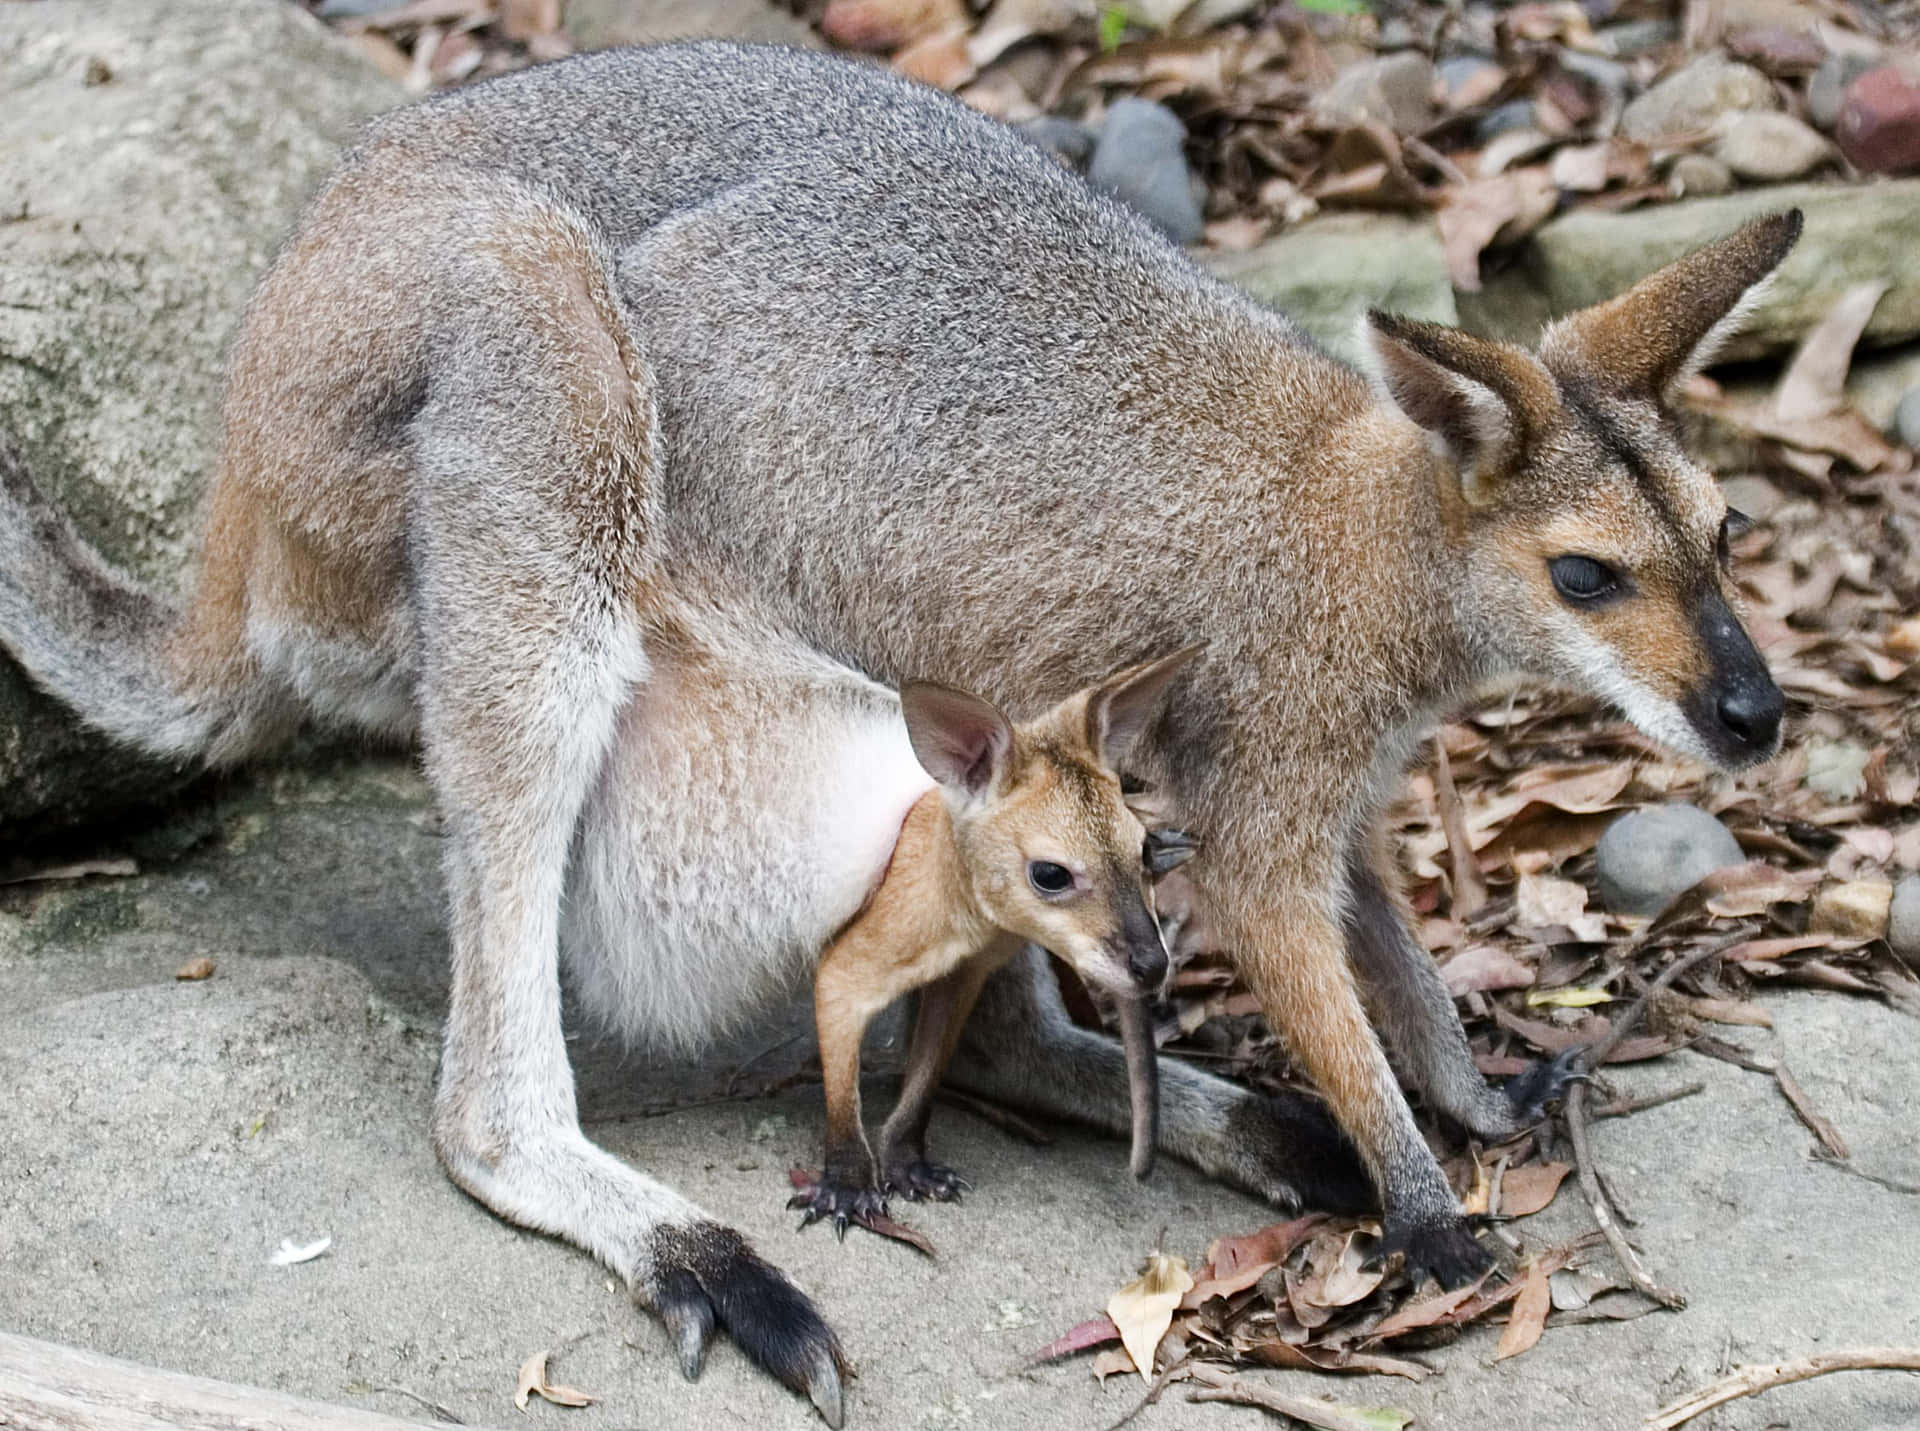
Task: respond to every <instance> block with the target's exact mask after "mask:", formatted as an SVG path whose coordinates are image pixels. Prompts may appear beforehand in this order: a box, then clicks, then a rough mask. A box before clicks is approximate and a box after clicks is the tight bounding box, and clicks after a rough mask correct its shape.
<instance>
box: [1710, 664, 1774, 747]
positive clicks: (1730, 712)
mask: <svg viewBox="0 0 1920 1431" xmlns="http://www.w3.org/2000/svg"><path fill="white" fill-rule="evenodd" d="M1786 709H1787V700H1786V697H1785V696H1783V695H1781V694H1780V688H1779V687H1778V686H1776V685H1775V684H1774V683H1773V682H1772V681H1742V682H1741V683H1740V684H1739V685H1737V686H1735V687H1734V688H1733V689H1732V690H1730V691H1727V692H1726V693H1725V694H1723V695H1722V696H1721V697H1720V723H1721V724H1722V725H1724V726H1725V727H1726V728H1727V729H1728V730H1730V731H1732V732H1733V733H1734V734H1735V735H1737V736H1739V737H1740V739H1741V740H1742V741H1744V742H1745V743H1746V744H1748V745H1750V746H1752V747H1753V748H1754V749H1755V750H1770V749H1772V748H1773V742H1774V741H1775V739H1777V738H1778V737H1779V734H1780V717H1781V716H1782V715H1784V714H1785V713H1786Z"/></svg>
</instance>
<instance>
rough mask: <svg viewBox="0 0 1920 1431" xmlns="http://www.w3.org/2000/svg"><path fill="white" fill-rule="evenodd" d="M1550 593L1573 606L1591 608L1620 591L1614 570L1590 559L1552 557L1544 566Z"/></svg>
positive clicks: (1581, 557) (1618, 579)
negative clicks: (1551, 584) (1551, 589)
mask: <svg viewBox="0 0 1920 1431" xmlns="http://www.w3.org/2000/svg"><path fill="white" fill-rule="evenodd" d="M1547 571H1548V573H1549V574H1550V575H1551V576H1552V577H1553V589H1554V590H1555V591H1557V592H1559V593H1560V594H1561V595H1562V596H1563V597H1565V598H1566V599H1567V600H1568V601H1570V602H1572V603H1573V604H1574V605H1575V606H1593V605H1596V604H1598V603H1599V602H1602V601H1605V600H1606V599H1607V598H1608V597H1610V596H1613V595H1615V594H1616V593H1617V592H1618V591H1619V590H1620V578H1619V577H1618V576H1616V575H1615V574H1614V571H1613V568H1612V567H1610V566H1608V565H1607V564H1606V563H1604V562H1597V561H1595V560H1594V559H1593V558H1592V557H1583V556H1563V557H1555V558H1554V559H1553V560H1552V561H1550V562H1548V563H1547Z"/></svg>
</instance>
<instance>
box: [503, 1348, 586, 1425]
mask: <svg viewBox="0 0 1920 1431" xmlns="http://www.w3.org/2000/svg"><path fill="white" fill-rule="evenodd" d="M548 1355H549V1353H547V1352H535V1353H534V1354H533V1355H532V1356H530V1357H528V1358H527V1359H526V1360H525V1361H523V1362H521V1363H520V1380H519V1384H518V1385H516V1386H515V1387H514V1389H513V1404H514V1405H515V1406H517V1407H519V1408H520V1410H521V1411H523V1412H524V1411H525V1410H526V1409H527V1396H528V1395H529V1393H532V1394H537V1395H539V1396H540V1397H542V1398H544V1399H545V1400H547V1401H551V1402H552V1403H553V1404H554V1405H555V1406H591V1405H593V1398H592V1397H591V1396H588V1395H587V1394H586V1392H584V1391H576V1390H575V1389H574V1388H573V1387H571V1386H555V1385H554V1384H553V1383H552V1382H550V1381H548V1380H547V1357H548Z"/></svg>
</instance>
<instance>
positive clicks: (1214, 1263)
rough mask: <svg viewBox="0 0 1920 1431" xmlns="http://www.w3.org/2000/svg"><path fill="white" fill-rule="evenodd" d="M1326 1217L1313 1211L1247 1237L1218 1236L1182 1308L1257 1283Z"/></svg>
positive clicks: (1311, 1233) (1226, 1295)
mask: <svg viewBox="0 0 1920 1431" xmlns="http://www.w3.org/2000/svg"><path fill="white" fill-rule="evenodd" d="M1326 1220H1327V1219H1326V1217H1325V1216H1324V1215H1323V1214H1320V1213H1313V1214H1310V1215H1309V1216H1307V1217H1296V1218H1294V1219H1293V1220H1292V1221H1291V1222H1276V1223H1274V1224H1273V1225H1272V1226H1271V1227H1263V1228H1261V1229H1260V1230H1259V1231H1258V1232H1250V1233H1248V1234H1247V1235H1246V1236H1244V1237H1220V1238H1215V1239H1214V1242H1213V1245H1212V1246H1210V1247H1209V1248H1208V1249H1207V1266H1206V1268H1205V1269H1204V1270H1203V1271H1202V1272H1201V1274H1200V1276H1199V1277H1198V1278H1197V1279H1195V1281H1194V1284H1193V1286H1192V1287H1190V1288H1189V1289H1188V1290H1187V1293H1186V1295H1185V1296H1184V1297H1182V1298H1181V1301H1180V1305H1181V1306H1182V1307H1185V1308H1188V1309H1192V1308H1194V1307H1198V1306H1199V1305H1200V1304H1201V1303H1202V1302H1204V1301H1205V1300H1206V1299H1207V1298H1209V1297H1230V1296H1232V1295H1233V1294H1234V1293H1235V1292H1239V1291H1242V1290H1244V1289H1246V1288H1248V1287H1251V1286H1252V1285H1253V1284H1254V1283H1255V1282H1258V1281H1259V1280H1260V1279H1261V1277H1263V1276H1265V1275H1266V1273H1267V1271H1268V1269H1270V1268H1272V1267H1274V1266H1277V1265H1278V1264H1279V1263H1281V1262H1284V1261H1285V1260H1286V1259H1287V1258H1288V1257H1289V1256H1290V1255H1292V1252H1293V1249H1294V1248H1296V1247H1298V1246H1299V1245H1300V1244H1301V1243H1303V1242H1305V1241H1306V1240H1307V1239H1308V1238H1309V1237H1311V1236H1312V1235H1313V1232H1314V1230H1315V1229H1316V1228H1318V1227H1319V1226H1320V1225H1321V1224H1322V1223H1324V1222H1325V1221H1326Z"/></svg>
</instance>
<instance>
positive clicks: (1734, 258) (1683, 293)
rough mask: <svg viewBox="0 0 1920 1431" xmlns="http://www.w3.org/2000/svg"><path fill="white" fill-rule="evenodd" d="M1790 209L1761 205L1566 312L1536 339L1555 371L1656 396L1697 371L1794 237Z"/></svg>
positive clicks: (1795, 215)
mask: <svg viewBox="0 0 1920 1431" xmlns="http://www.w3.org/2000/svg"><path fill="white" fill-rule="evenodd" d="M1800 226H1801V218H1800V211H1799V210H1798V209H1788V210H1787V211H1786V212H1785V213H1779V214H1769V215H1768V216H1767V217H1766V218H1762V219H1755V220H1754V221H1753V222H1752V223H1750V224H1748V225H1746V226H1745V227H1744V228H1741V229H1738V230H1736V231H1735V232H1733V233H1731V234H1729V235H1727V237H1725V238H1723V239H1721V240H1720V241H1719V242H1717V243H1710V244H1708V245H1707V246H1706V247H1705V248H1703V249H1698V250H1696V251H1695V252H1693V253H1690V254H1688V255H1687V256H1686V257H1685V258H1682V259H1678V260H1676V261H1674V262H1673V263H1670V264H1668V265H1667V266H1666V267H1665V268H1662V269H1657V270H1655V271H1654V272H1653V273H1650V274H1648V275H1647V276H1646V277H1645V278H1643V279H1641V280H1640V281H1639V282H1638V283H1636V284H1634V285H1633V287H1631V288H1629V289H1628V290H1627V291H1626V292H1625V293H1623V294H1621V295H1620V296H1619V297H1618V298H1611V299H1609V300H1607V301H1606V302H1605V303H1600V304H1596V305H1595V306H1594V307H1592V308H1585V309H1582V310H1581V311H1580V312H1578V313H1574V314H1570V315H1569V316H1568V317H1566V318H1563V319H1561V320H1560V321H1559V322H1558V323H1555V324H1553V325H1552V326H1551V327H1549V328H1548V329H1547V331H1546V333H1545V334H1543V335H1542V337H1541V339H1540V357H1541V359H1542V361H1544V362H1545V363H1546V365H1547V366H1548V367H1549V368H1550V369H1552V370H1553V371H1554V372H1556V373H1563V372H1569V371H1571V372H1577V373H1579V374H1581V375H1583V376H1584V377H1586V378H1588V379H1590V380H1592V381H1596V382H1599V383H1602V384H1604V385H1605V386H1607V387H1609V388H1612V389H1613V390H1615V391H1617V392H1622V393H1626V394H1629V395H1631V396H1634V397H1643V398H1650V399H1652V400H1653V401H1654V402H1660V401H1663V400H1664V399H1665V398H1666V397H1667V396H1668V395H1669V394H1671V393H1672V391H1673V390H1674V388H1676V387H1677V386H1679V384H1680V383H1682V382H1684V381H1685V380H1686V379H1687V378H1689V377H1691V376H1692V375H1693V374H1695V373H1697V372H1698V371H1700V369H1701V368H1703V367H1705V366H1706V364H1707V363H1708V362H1710V361H1711V360H1712V358H1713V355H1714V353H1715V351H1716V350H1718V349H1719V347H1720V346H1721V344H1723V343H1724V342H1726V340H1727V339H1728V338H1730V337H1732V336H1733V334H1734V333H1735V332H1737V331H1738V330H1739V327H1740V321H1741V319H1742V318H1743V317H1744V316H1745V314H1746V312H1747V310H1748V309H1749V308H1750V307H1751V306H1752V303H1753V300H1754V299H1755V298H1756V297H1758V296H1759V294H1760V292H1761V285H1763V284H1764V283H1765V282H1766V280H1767V279H1769V278H1771V277H1772V275H1773V273H1774V270H1775V269H1777V268H1778V267H1779V266H1780V264H1781V262H1782V261H1783V260H1784V259H1785V258H1786V256H1787V255H1788V253H1790V252H1791V251H1792V250H1793V245H1794V243H1795V242H1796V241H1797V240H1798V239H1799V237H1800Z"/></svg>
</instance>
